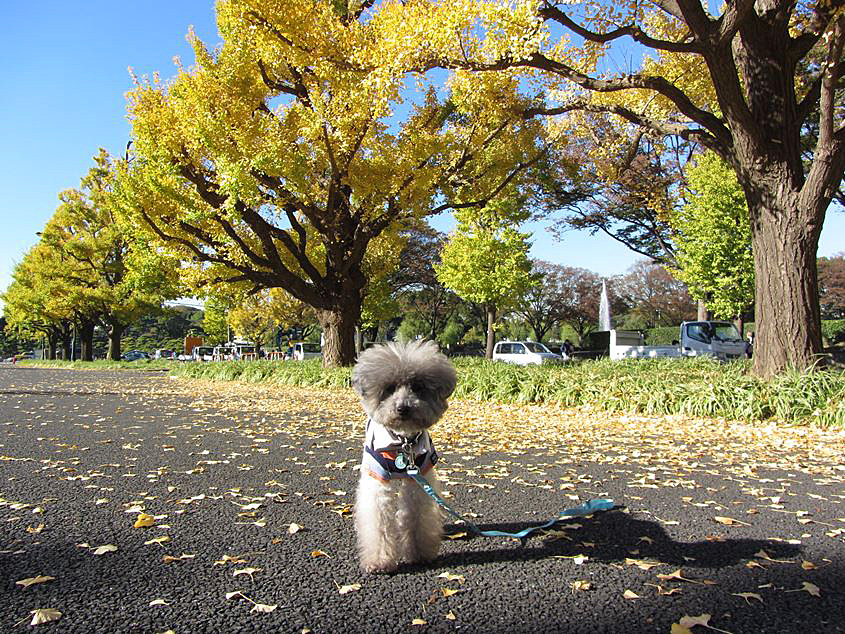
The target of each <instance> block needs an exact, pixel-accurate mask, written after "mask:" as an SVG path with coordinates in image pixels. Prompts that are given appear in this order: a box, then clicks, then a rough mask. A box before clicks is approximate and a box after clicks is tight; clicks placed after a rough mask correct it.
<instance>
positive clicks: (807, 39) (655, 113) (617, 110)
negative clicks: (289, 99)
mask: <svg viewBox="0 0 845 634" xmlns="http://www.w3.org/2000/svg"><path fill="white" fill-rule="evenodd" d="M389 12H390V14H391V15H392V28H393V30H394V31H395V37H396V38H397V39H399V40H402V41H409V42H410V41H412V33H413V30H414V29H416V28H417V27H418V25H419V24H425V26H426V30H425V31H424V32H425V39H424V41H421V42H420V41H418V42H414V43H413V45H409V46H408V47H407V51H406V53H405V54H404V55H401V56H396V60H397V61H396V62H395V63H397V64H408V65H411V66H414V67H416V68H419V69H422V70H425V69H428V68H432V67H436V66H439V67H445V68H452V69H455V68H457V69H464V70H470V71H474V72H477V73H481V74H488V73H495V72H501V71H507V72H513V71H514V70H519V69H521V70H523V71H524V72H525V81H526V82H528V81H532V82H533V84H532V86H533V91H534V92H533V94H535V95H537V97H538V98H537V100H536V103H535V104H533V105H532V106H531V107H530V108H529V109H527V110H526V115H536V116H543V117H546V118H554V126H555V127H558V128H560V129H561V130H562V132H563V133H572V134H578V133H579V125H580V124H579V123H578V122H579V118H581V115H583V114H584V113H592V114H602V115H606V116H608V117H612V118H614V119H615V120H616V121H617V122H619V124H620V125H625V126H628V130H629V134H628V136H629V138H633V137H635V136H636V134H638V133H644V134H646V135H649V136H650V137H651V138H654V139H669V138H679V139H683V140H685V141H689V142H692V143H695V144H698V145H699V146H703V147H705V148H707V149H709V150H712V151H713V152H715V153H716V154H717V155H719V156H720V157H721V158H722V159H723V160H724V161H725V162H726V163H727V164H729V165H730V166H731V168H733V170H734V171H735V172H736V174H737V179H738V181H739V183H740V186H741V187H742V189H743V192H744V194H745V198H746V201H747V204H748V211H749V215H750V226H751V234H752V242H753V252H754V265H755V314H756V334H757V337H756V341H755V354H754V371H755V373H756V374H757V375H760V376H768V375H771V374H774V373H777V372H780V371H783V370H785V369H786V368H788V367H790V366H794V367H798V368H807V367H810V366H812V365H813V364H814V363H815V362H816V359H817V354H818V353H819V352H821V325H820V313H819V301H818V282H817V272H816V250H817V246H818V240H819V235H820V233H821V229H822V226H823V224H824V219H825V214H826V212H827V209H828V207H829V205H830V202H831V200H832V198H833V197H834V196H835V195H836V194H837V192H838V191H839V189H840V186H841V183H842V177H843V172H845V111H843V108H842V104H843V91H845V81H843V80H845V62H843V50H845V5H843V3H842V2H840V1H831V0H800V1H797V2H788V3H787V2H779V1H776V0H730V1H728V2H725V3H723V4H721V5H720V6H719V7H718V8H717V6H716V5H715V4H713V3H708V2H702V1H701V0H645V1H643V2H624V3H614V2H605V1H603V0H587V1H585V2H580V3H572V2H554V1H552V0H541V1H540V2H536V1H528V0H509V1H507V2H505V1H503V0H417V1H416V2H409V3H403V4H401V5H400V4H399V3H389ZM620 45H624V46H627V49H625V48H621V49H620ZM614 52H618V53H621V54H623V55H625V56H626V57H628V58H629V59H631V60H638V61H636V63H631V64H626V65H625V66H624V67H623V68H620V66H619V64H617V63H614V59H618V58H617V57H614V56H613V55H609V53H614ZM538 84H540V86H539V87H538ZM580 132H581V133H582V134H583V133H586V130H584V129H583V127H581V128H580ZM614 152H615V149H614V148H613V147H606V148H602V147H601V146H597V147H596V154H595V158H596V159H597V160H599V161H603V160H604V159H605V158H606V156H610V155H612V154H613V153H614ZM605 162H606V161H605Z"/></svg>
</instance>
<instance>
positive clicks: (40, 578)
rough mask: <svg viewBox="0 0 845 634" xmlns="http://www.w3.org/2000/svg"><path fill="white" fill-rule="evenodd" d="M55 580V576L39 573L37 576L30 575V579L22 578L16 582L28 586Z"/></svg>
mask: <svg viewBox="0 0 845 634" xmlns="http://www.w3.org/2000/svg"><path fill="white" fill-rule="evenodd" d="M53 580H55V577H50V576H47V575H37V576H35V577H30V578H29V579H21V580H20V581H15V584H17V585H19V586H23V587H24V588H28V587H29V586H34V585H36V584H38V583H45V582H47V581H53Z"/></svg>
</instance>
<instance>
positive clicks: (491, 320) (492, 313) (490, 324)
mask: <svg viewBox="0 0 845 634" xmlns="http://www.w3.org/2000/svg"><path fill="white" fill-rule="evenodd" d="M495 325H496V307H495V306H492V305H488V306H487V348H486V350H485V352H484V356H485V357H486V358H487V359H492V358H493V346H494V345H495V343H496V330H495V328H494V326H495Z"/></svg>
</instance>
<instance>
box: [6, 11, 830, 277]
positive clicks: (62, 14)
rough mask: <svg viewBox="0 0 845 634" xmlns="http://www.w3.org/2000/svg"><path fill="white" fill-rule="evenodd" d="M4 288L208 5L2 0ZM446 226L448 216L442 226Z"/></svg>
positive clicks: (118, 148)
mask: <svg viewBox="0 0 845 634" xmlns="http://www.w3.org/2000/svg"><path fill="white" fill-rule="evenodd" d="M0 24H2V25H3V26H2V31H0V36H2V39H0V47H2V51H1V52H2V54H0V78H2V98H0V150H2V151H0V191H2V198H0V290H5V289H6V288H7V287H8V285H9V284H10V283H11V273H12V270H13V268H14V265H15V263H17V262H19V261H20V260H21V258H22V257H23V255H24V253H25V252H26V251H27V250H28V249H29V248H30V247H32V246H33V245H34V244H35V243H36V241H37V237H36V235H35V234H36V232H38V231H41V229H42V228H43V226H44V224H45V223H46V222H47V220H48V219H49V218H50V216H51V215H52V214H53V212H54V211H55V209H56V206H57V204H58V198H57V196H58V194H59V192H61V191H62V190H64V189H67V188H70V187H76V186H78V184H79V179H80V178H81V177H82V175H83V174H85V172H86V171H87V170H88V169H89V168H90V166H91V165H92V157H93V156H94V155H95V154H96V153H97V149H98V148H99V147H104V148H106V149H107V150H108V151H109V152H110V153H112V154H121V153H122V152H123V150H124V148H125V146H126V142H127V140H128V138H129V124H128V122H127V120H126V101H125V97H124V95H125V93H126V92H127V91H128V90H129V89H130V88H131V87H132V82H131V79H130V76H129V72H128V70H127V69H128V67H129V66H131V67H132V68H133V70H134V72H135V73H136V74H138V75H144V74H151V73H153V72H155V71H159V72H160V74H161V76H162V77H164V78H167V77H170V76H172V75H173V74H175V67H174V65H173V57H174V56H177V55H178V56H180V57H181V58H182V60H183V61H184V62H185V64H186V65H189V64H191V63H192V62H193V55H192V53H191V51H190V48H189V47H188V45H187V42H186V40H185V35H186V33H187V32H188V28H189V26H191V25H193V27H194V30H195V31H196V32H197V34H198V35H199V36H200V38H202V39H203V41H205V42H206V43H207V44H211V45H213V44H216V43H217V41H218V38H217V30H216V26H215V24H214V3H213V0H170V1H168V2H164V1H162V0H144V1H143V2H138V3H122V2H114V0H108V1H106V0H86V1H85V2H68V1H67V0H44V1H42V2H18V1H14V0H7V1H5V2H2V3H0ZM828 218H829V219H828V222H827V223H826V226H825V230H824V232H823V234H822V241H821V245H820V248H819V255H832V254H834V253H838V252H841V251H845V240H843V238H842V236H845V214H843V213H841V212H834V211H831V212H830V213H829V214H828ZM437 225H438V228H444V227H448V226H449V222H448V220H441V221H440V222H438V223H437ZM528 229H529V230H532V231H534V246H533V250H532V254H531V255H532V256H533V257H536V258H541V259H544V260H548V261H551V262H557V263H560V264H565V265H568V266H579V267H583V268H586V269H590V270H592V271H595V272H597V273H599V274H601V275H606V276H609V275H614V274H617V273H622V272H624V271H625V270H626V269H627V268H628V267H629V266H630V265H631V264H633V263H634V262H635V261H636V260H637V259H639V258H638V256H637V255H636V254H635V253H633V252H632V251H630V250H628V249H627V248H625V247H624V246H622V245H620V244H618V243H616V242H614V241H613V240H611V239H610V238H605V237H601V236H590V235H589V234H586V233H581V232H577V233H576V232H569V233H567V234H566V236H565V240H564V241H563V242H559V241H557V240H554V239H553V238H552V237H551V236H550V235H548V234H547V233H546V232H545V231H544V229H543V227H542V226H532V227H528Z"/></svg>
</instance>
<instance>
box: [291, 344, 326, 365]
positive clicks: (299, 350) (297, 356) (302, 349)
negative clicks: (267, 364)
mask: <svg viewBox="0 0 845 634" xmlns="http://www.w3.org/2000/svg"><path fill="white" fill-rule="evenodd" d="M322 356H323V349H322V348H321V347H320V344H319V343H304V342H300V343H295V344H293V360H294V361H304V360H305V359H320V358H322Z"/></svg>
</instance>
